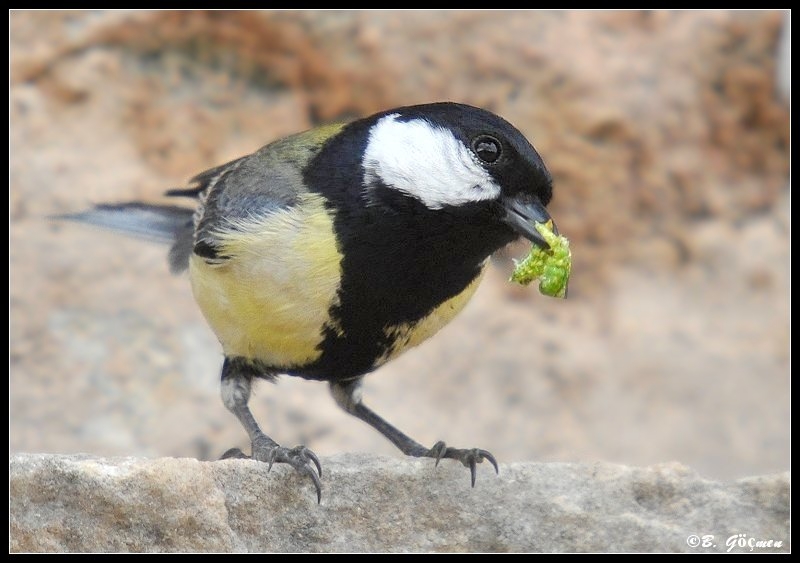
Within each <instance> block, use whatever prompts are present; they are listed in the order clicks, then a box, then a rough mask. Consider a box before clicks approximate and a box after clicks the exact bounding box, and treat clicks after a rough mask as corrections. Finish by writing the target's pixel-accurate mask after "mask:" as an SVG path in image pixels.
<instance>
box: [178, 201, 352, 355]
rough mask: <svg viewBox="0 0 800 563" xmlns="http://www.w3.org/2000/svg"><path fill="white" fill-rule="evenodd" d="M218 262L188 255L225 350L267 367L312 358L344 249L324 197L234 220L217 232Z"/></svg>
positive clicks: (199, 296)
mask: <svg viewBox="0 0 800 563" xmlns="http://www.w3.org/2000/svg"><path fill="white" fill-rule="evenodd" d="M217 239H218V241H219V243H220V255H222V256H226V257H229V258H227V259H226V260H224V261H223V262H222V263H221V264H209V263H208V262H206V261H205V260H204V259H203V258H201V257H199V256H196V255H193V256H192V258H191V261H190V265H189V272H190V277H191V282H192V290H193V292H194V296H195V299H196V300H197V303H198V304H199V306H200V309H201V310H202V312H203V315H204V316H205V317H206V319H207V321H208V323H209V324H210V325H211V328H212V329H213V330H214V332H215V333H216V335H217V337H218V338H219V340H220V342H221V343H222V347H223V350H224V352H225V355H226V356H242V357H247V358H252V359H257V360H259V361H261V362H264V363H266V364H267V365H270V366H275V367H280V366H292V365H303V364H307V363H310V362H313V361H314V360H316V359H317V358H318V357H319V356H320V354H321V352H320V350H318V349H317V347H318V345H319V343H320V342H321V340H322V338H323V327H324V325H325V323H326V322H328V321H329V316H328V310H329V309H330V307H331V306H332V305H335V304H336V303H337V290H338V288H339V280H340V278H341V259H342V256H341V254H340V253H339V251H338V250H337V245H336V237H335V235H334V232H333V222H332V218H331V216H330V214H329V213H328V212H327V210H326V209H325V207H324V203H323V199H322V198H321V197H319V196H315V195H311V194H309V195H308V196H306V200H305V201H303V202H302V204H301V205H298V206H296V207H292V208H287V209H284V210H280V211H275V212H272V213H269V214H267V215H265V216H260V217H259V216H254V217H251V218H248V219H247V220H243V221H237V222H236V223H235V224H232V225H228V226H226V227H224V228H223V229H220V231H219V232H218V233H217Z"/></svg>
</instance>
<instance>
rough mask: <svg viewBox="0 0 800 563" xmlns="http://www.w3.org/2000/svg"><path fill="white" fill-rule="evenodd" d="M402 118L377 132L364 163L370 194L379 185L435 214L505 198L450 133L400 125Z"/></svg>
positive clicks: (418, 123) (384, 122) (416, 122)
mask: <svg viewBox="0 0 800 563" xmlns="http://www.w3.org/2000/svg"><path fill="white" fill-rule="evenodd" d="M398 116H399V114H396V113H393V114H391V115H387V116H385V117H382V118H381V119H380V120H379V121H378V122H377V123H376V124H375V125H373V126H372V130H371V131H370V135H369V140H368V141H367V149H366V151H364V159H363V161H362V162H363V166H364V183H365V185H366V186H367V188H369V186H370V185H371V184H372V183H373V182H374V181H375V180H376V179H379V180H381V181H382V182H383V183H384V184H386V185H387V186H388V187H390V188H394V189H396V190H399V191H401V192H403V193H405V194H408V195H410V196H412V197H415V198H417V199H418V200H420V201H421V202H422V203H424V204H425V206H426V207H429V208H430V209H441V208H442V207H443V206H445V205H461V204H464V203H470V202H475V201H483V200H487V199H494V198H496V197H498V196H499V195H500V186H498V185H497V184H496V183H495V182H494V180H493V179H492V177H491V176H490V175H489V173H488V172H487V171H486V170H485V169H484V168H483V167H482V166H481V165H480V164H479V163H478V162H477V157H476V156H474V155H473V153H472V151H471V150H470V149H469V148H467V147H466V146H464V143H462V142H461V141H459V140H458V139H456V138H455V136H453V134H452V133H451V132H450V131H449V130H447V129H445V128H444V127H437V126H434V125H431V124H430V123H428V122H427V121H425V120H423V119H413V120H410V121H398V120H397V118H398Z"/></svg>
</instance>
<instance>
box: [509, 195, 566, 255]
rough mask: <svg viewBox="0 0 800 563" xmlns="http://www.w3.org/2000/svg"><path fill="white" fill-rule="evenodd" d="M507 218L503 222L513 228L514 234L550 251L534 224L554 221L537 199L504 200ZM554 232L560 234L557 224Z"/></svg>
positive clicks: (513, 198) (554, 226)
mask: <svg viewBox="0 0 800 563" xmlns="http://www.w3.org/2000/svg"><path fill="white" fill-rule="evenodd" d="M502 205H503V209H504V210H505V216H504V217H503V222H504V223H505V224H506V225H508V226H509V227H511V228H512V229H513V230H514V232H516V233H518V234H520V235H521V236H523V237H525V238H526V239H528V240H529V241H531V242H532V243H533V244H535V245H536V246H538V247H539V248H544V249H549V248H550V245H549V244H547V241H546V240H544V237H542V235H540V234H539V231H537V230H536V227H534V223H547V222H548V221H552V219H551V218H550V214H549V213H548V212H547V209H545V208H544V205H542V202H540V201H539V200H538V199H537V198H535V197H525V198H522V197H519V196H518V197H509V198H505V199H503V200H502ZM553 232H554V233H555V234H558V229H557V228H556V224H555V222H553Z"/></svg>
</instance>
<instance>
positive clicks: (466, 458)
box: [424, 440, 500, 487]
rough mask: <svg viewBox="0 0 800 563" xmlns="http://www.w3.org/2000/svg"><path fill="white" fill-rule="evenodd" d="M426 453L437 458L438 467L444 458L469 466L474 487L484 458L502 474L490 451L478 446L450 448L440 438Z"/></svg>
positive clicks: (495, 470)
mask: <svg viewBox="0 0 800 563" xmlns="http://www.w3.org/2000/svg"><path fill="white" fill-rule="evenodd" d="M424 455H426V456H427V457H432V458H433V459H435V460H436V462H435V463H434V467H437V466H438V465H439V462H440V461H441V460H442V459H443V458H449V459H455V460H458V461H460V462H461V463H462V464H463V465H464V467H469V474H470V482H471V483H472V486H473V487H474V486H475V479H476V478H477V474H478V470H477V466H478V464H479V463H481V462H483V460H484V459H486V460H488V461H489V463H491V464H492V467H494V472H495V473H496V474H498V475H499V474H500V468H499V467H498V465H497V460H496V459H495V458H494V456H493V455H492V454H491V453H490V452H488V451H486V450H481V449H478V448H471V449H467V450H460V449H456V448H448V447H447V445H446V444H445V443H444V442H443V441H441V440H440V441H438V442H436V443H435V444H434V445H433V447H432V448H431V449H430V450H428V452H427V454H424Z"/></svg>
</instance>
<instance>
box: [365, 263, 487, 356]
mask: <svg viewBox="0 0 800 563" xmlns="http://www.w3.org/2000/svg"><path fill="white" fill-rule="evenodd" d="M487 263H488V261H486V262H484V264H483V267H482V268H481V272H480V274H478V277H476V278H475V279H474V280H473V281H472V283H470V284H469V285H468V286H467V287H466V288H465V289H464V291H462V292H461V293H459V294H458V295H455V296H453V297H451V298H450V299H448V300H447V301H445V302H444V303H442V304H440V305H439V306H438V307H436V308H435V309H434V310H433V311H432V312H431V314H430V315H428V316H427V317H425V318H424V319H422V320H420V321H419V322H416V323H404V324H400V325H395V326H393V327H389V328H387V329H386V331H385V332H386V336H388V337H389V338H390V339H391V340H392V341H393V344H392V347H391V348H390V349H389V350H388V351H387V352H386V353H385V354H384V355H383V356H381V357H380V358H378V359H377V360H376V361H375V364H374V366H375V367H378V366H381V365H383V364H385V363H386V362H388V361H389V360H391V359H393V358H396V357H397V356H399V355H400V354H402V353H403V352H405V351H406V350H408V349H410V348H413V347H414V346H418V345H419V344H422V343H423V342H424V341H425V340H427V339H428V338H430V337H431V336H433V335H434V334H436V333H437V332H439V329H441V328H442V327H444V325H446V324H447V323H449V322H450V321H451V320H453V317H455V316H456V315H457V314H458V313H460V312H461V310H462V309H463V308H464V307H465V306H466V304H467V303H468V302H469V300H470V299H471V298H472V296H473V294H474V293H475V290H477V289H478V286H479V285H480V283H481V280H482V279H483V274H484V273H485V272H486V264H487Z"/></svg>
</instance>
